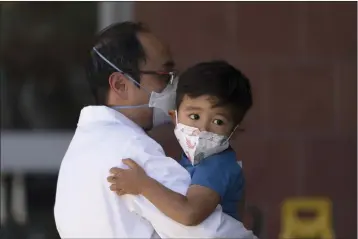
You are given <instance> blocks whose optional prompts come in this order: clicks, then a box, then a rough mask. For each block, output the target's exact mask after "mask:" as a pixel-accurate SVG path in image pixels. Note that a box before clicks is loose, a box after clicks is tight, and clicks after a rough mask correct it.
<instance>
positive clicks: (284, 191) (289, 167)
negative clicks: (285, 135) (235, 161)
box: [235, 140, 300, 205]
mask: <svg viewBox="0 0 358 239" xmlns="http://www.w3.org/2000/svg"><path fill="white" fill-rule="evenodd" d="M235 148H236V152H237V154H238V158H242V160H243V165H244V172H245V175H246V179H247V188H248V197H249V198H250V200H251V199H252V200H254V202H255V203H259V204H260V205H264V204H266V203H271V202H274V203H278V202H281V201H282V200H283V199H284V198H286V197H288V196H294V195H296V191H297V190H296V188H297V185H298V184H297V183H298V181H297V179H298V178H297V170H296V169H297V167H298V165H297V163H299V160H298V159H299V153H300V145H298V144H297V143H296V142H295V141H289V140H270V141H259V142H248V143H246V144H244V143H242V144H240V145H237V147H235Z"/></svg>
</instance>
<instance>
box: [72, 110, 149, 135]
mask: <svg viewBox="0 0 358 239" xmlns="http://www.w3.org/2000/svg"><path fill="white" fill-rule="evenodd" d="M91 124H125V125H126V126H129V127H131V128H136V129H140V130H143V129H142V128H141V127H140V126H139V125H137V124H136V123H134V122H133V121H132V120H130V119H129V118H127V117H126V116H125V115H123V114H122V113H120V112H118V111H117V110H114V109H112V108H110V107H107V106H86V107H84V108H83V109H82V110H81V113H80V117H79V120H78V124H77V126H78V127H83V126H87V125H91Z"/></svg>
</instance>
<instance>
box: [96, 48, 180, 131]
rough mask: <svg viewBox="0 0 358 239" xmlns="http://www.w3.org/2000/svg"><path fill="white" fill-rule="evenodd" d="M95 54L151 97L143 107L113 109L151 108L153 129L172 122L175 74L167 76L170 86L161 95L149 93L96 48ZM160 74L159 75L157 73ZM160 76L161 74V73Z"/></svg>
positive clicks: (176, 81) (175, 86) (116, 107)
mask: <svg viewBox="0 0 358 239" xmlns="http://www.w3.org/2000/svg"><path fill="white" fill-rule="evenodd" d="M93 50H94V52H96V54H97V55H98V56H99V57H100V58H101V59H102V60H104V61H105V62H106V63H107V64H108V65H110V66H111V67H113V68H114V69H115V70H117V71H118V72H120V73H122V74H123V75H125V76H126V77H127V78H128V79H129V80H130V81H132V82H133V83H134V84H135V85H137V86H139V87H140V88H141V89H143V90H144V91H145V92H147V93H148V94H149V95H150V98H149V102H148V104H143V105H133V106H132V105H130V106H113V107H112V108H113V109H134V108H142V107H150V108H153V127H155V126H158V125H161V124H166V123H169V122H171V119H170V116H169V113H168V112H169V110H173V109H175V97H176V89H177V85H178V78H177V77H176V74H175V72H168V73H166V74H167V75H169V76H170V79H169V83H168V85H167V86H166V87H165V88H164V90H163V91H162V92H160V93H158V92H154V91H149V90H147V89H145V88H144V87H142V86H141V85H140V84H139V83H138V82H137V81H135V80H134V79H133V78H132V77H131V76H130V75H129V74H127V73H125V72H123V71H122V70H120V69H119V68H118V67H117V66H115V65H114V64H113V63H112V62H110V61H109V60H108V59H107V58H105V57H104V56H103V55H102V54H101V53H100V52H99V51H98V50H97V49H96V48H93ZM144 73H145V74H153V73H154V72H144ZM155 74H158V73H155ZM159 74H160V73H159Z"/></svg>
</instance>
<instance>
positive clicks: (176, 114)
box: [175, 110, 178, 125]
mask: <svg viewBox="0 0 358 239" xmlns="http://www.w3.org/2000/svg"><path fill="white" fill-rule="evenodd" d="M177 124H178V111H177V110H175V125H177Z"/></svg>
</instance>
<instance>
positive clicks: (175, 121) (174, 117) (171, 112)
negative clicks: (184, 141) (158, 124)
mask: <svg viewBox="0 0 358 239" xmlns="http://www.w3.org/2000/svg"><path fill="white" fill-rule="evenodd" d="M168 113H169V116H170V118H171V119H172V122H173V124H174V125H176V123H177V120H176V113H175V110H169V111H168Z"/></svg>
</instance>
